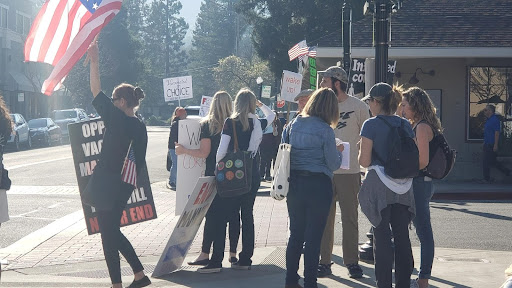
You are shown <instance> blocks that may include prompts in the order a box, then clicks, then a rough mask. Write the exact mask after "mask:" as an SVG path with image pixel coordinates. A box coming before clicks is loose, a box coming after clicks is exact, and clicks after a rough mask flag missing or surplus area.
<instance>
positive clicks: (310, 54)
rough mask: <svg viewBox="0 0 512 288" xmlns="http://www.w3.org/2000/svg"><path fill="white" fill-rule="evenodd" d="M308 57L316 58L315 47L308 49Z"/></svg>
mask: <svg viewBox="0 0 512 288" xmlns="http://www.w3.org/2000/svg"><path fill="white" fill-rule="evenodd" d="M308 57H311V58H316V46H312V47H309V48H308Z"/></svg>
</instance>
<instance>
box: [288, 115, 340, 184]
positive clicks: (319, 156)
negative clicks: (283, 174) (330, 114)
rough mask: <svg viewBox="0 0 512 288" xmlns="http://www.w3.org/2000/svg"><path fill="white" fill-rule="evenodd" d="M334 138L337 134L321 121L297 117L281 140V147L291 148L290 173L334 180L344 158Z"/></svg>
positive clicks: (311, 117)
mask: <svg viewBox="0 0 512 288" xmlns="http://www.w3.org/2000/svg"><path fill="white" fill-rule="evenodd" d="M290 129H291V130H290ZM289 130H290V138H289V141H288V131H289ZM334 138H335V137H334V130H333V129H332V128H331V127H330V126H329V125H328V124H327V123H325V121H323V120H322V119H320V118H318V117H314V116H310V117H300V116H299V117H297V118H296V119H295V121H294V122H292V123H291V124H290V125H288V126H286V128H285V130H284V131H283V135H282V137H281V142H282V143H290V144H291V145H292V151H291V153H290V169H291V170H307V171H310V172H321V173H324V174H326V175H327V176H329V177H331V178H332V176H333V171H336V170H338V169H339V168H340V166H341V157H342V156H341V152H339V151H338V149H336V141H335V140H334Z"/></svg>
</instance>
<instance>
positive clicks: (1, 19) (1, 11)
mask: <svg viewBox="0 0 512 288" xmlns="http://www.w3.org/2000/svg"><path fill="white" fill-rule="evenodd" d="M8 11H9V10H7V8H6V7H3V6H1V7H0V27H2V28H7V15H8V14H9V13H7V12H8Z"/></svg>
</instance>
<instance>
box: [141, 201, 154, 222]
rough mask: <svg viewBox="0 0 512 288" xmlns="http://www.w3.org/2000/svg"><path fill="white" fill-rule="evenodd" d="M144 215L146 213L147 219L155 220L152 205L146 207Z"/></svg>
mask: <svg viewBox="0 0 512 288" xmlns="http://www.w3.org/2000/svg"><path fill="white" fill-rule="evenodd" d="M144 213H146V219H148V218H153V216H154V215H155V214H154V213H153V207H152V206H151V204H146V205H144Z"/></svg>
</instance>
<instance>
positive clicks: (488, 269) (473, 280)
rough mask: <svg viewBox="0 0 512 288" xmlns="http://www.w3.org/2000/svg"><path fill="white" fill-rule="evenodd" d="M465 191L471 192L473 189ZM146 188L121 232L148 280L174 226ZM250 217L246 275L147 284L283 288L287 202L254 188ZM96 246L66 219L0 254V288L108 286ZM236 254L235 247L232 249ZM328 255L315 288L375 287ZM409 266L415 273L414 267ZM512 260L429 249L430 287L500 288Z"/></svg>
mask: <svg viewBox="0 0 512 288" xmlns="http://www.w3.org/2000/svg"><path fill="white" fill-rule="evenodd" d="M441 185H443V184H442V183H441ZM481 185H482V186H480V188H481V189H480V190H479V192H478V193H484V192H485V191H491V190H489V189H491V188H492V187H486V186H483V185H484V184H481ZM459 186H460V185H459ZM471 187H472V188H474V185H471ZM152 188H153V193H154V199H155V205H156V210H157V213H158V218H157V219H155V220H151V221H148V222H144V223H141V224H137V225H132V226H128V227H124V228H122V229H123V233H124V234H125V235H126V237H127V238H128V239H130V241H131V242H132V244H133V246H134V248H135V250H136V251H137V253H138V254H139V255H140V256H141V261H142V262H143V264H144V265H145V268H146V271H147V272H148V274H151V272H152V270H153V269H154V265H156V263H157V261H158V259H159V257H160V253H161V252H162V251H163V249H164V247H165V245H166V243H167V240H168V239H169V236H170V234H171V232H172V228H173V227H174V225H175V223H176V221H177V220H178V217H177V216H175V215H174V208H175V205H174V203H175V194H174V192H172V191H170V190H167V189H166V188H165V186H164V182H161V183H154V184H153V185H152ZM499 188H500V190H501V191H502V193H510V192H511V191H512V189H511V188H512V187H511V186H503V187H501V186H500V187H499ZM15 189H21V190H19V191H18V192H19V193H29V192H28V191H26V190H27V189H22V188H17V187H14V188H13V190H14V191H16V190H15ZM39 189H41V188H39ZM46 189H49V188H46ZM55 189H56V191H55V193H76V194H78V191H77V188H76V187H55ZM49 190H51V189H49ZM438 190H439V191H440V193H441V194H442V191H447V193H449V192H450V191H453V190H452V189H449V188H445V189H443V187H439V185H438ZM461 191H462V190H461ZM48 192H49V193H51V191H48ZM494 192H497V191H494ZM498 192H499V191H498ZM254 216H255V233H256V241H255V246H256V250H255V255H254V257H253V262H254V263H253V267H252V270H250V271H235V270H232V269H230V268H228V267H229V265H228V263H227V262H225V263H224V267H225V268H224V270H223V272H221V273H218V274H214V275H201V274H199V273H197V272H195V269H196V267H190V266H185V267H183V269H182V270H181V271H178V272H175V273H172V274H170V275H167V276H165V277H163V278H159V279H155V278H153V279H152V281H153V283H154V284H153V286H151V287H262V286H265V287H284V277H285V247H286V242H287V237H288V218H287V210H286V202H285V201H275V200H273V199H272V198H271V197H269V196H268V183H263V187H262V189H260V192H259V195H258V197H257V199H256V202H255V206H254ZM362 217H364V216H362ZM1 232H2V233H5V232H4V231H1ZM201 239H202V228H200V229H199V232H198V235H197V236H196V238H195V239H194V242H193V244H192V247H191V249H190V251H189V255H188V257H187V259H186V261H189V260H192V259H194V258H195V257H196V256H197V254H198V253H199V251H200V245H201ZM240 242H241V241H240ZM240 242H239V243H240ZM100 243H101V240H100V238H99V235H97V234H96V235H92V236H88V235H87V230H86V227H85V223H84V221H83V215H82V214H81V213H80V212H75V213H72V214H69V215H67V216H66V217H63V218H61V219H59V220H57V221H55V222H54V223H52V224H51V225H48V226H46V227H44V228H42V229H40V230H38V231H35V232H34V233H32V234H30V235H28V236H26V237H25V238H23V239H22V240H20V241H18V242H16V243H14V244H13V245H11V246H9V247H6V248H3V249H0V259H4V260H7V261H8V264H7V265H2V270H4V271H3V272H2V278H1V283H0V286H2V287H109V282H110V281H109V278H108V272H107V269H106V264H105V262H104V260H103V252H102V249H101V244H100ZM239 245H241V244H239ZM226 247H229V245H226ZM240 248H241V247H240V246H239V249H238V251H240ZM413 250H414V253H415V259H419V254H418V253H419V248H418V247H414V248H413ZM334 253H335V255H334V257H333V260H334V262H335V263H336V264H335V265H333V267H332V268H333V275H332V276H331V277H329V278H323V279H319V286H320V287H373V286H374V283H375V281H374V280H375V279H374V271H373V265H368V264H365V263H361V264H362V266H363V270H364V273H365V278H363V279H359V280H354V279H350V278H348V275H347V270H346V269H345V268H344V267H343V266H342V263H343V259H342V256H341V255H340V253H341V247H335V249H334ZM226 261H227V257H226ZM416 262H417V263H416V264H417V265H416V267H417V266H418V261H416ZM511 262H512V252H503V251H499V252H494V251H480V250H469V249H447V248H436V259H435V262H434V266H433V267H434V268H433V273H432V274H433V275H434V278H433V279H432V281H431V287H499V286H500V285H501V284H502V283H503V282H504V280H505V277H504V270H505V269H506V268H507V267H508V266H509V265H510V263H511ZM122 267H123V269H122V274H123V282H124V283H125V285H128V284H129V283H130V282H131V281H132V276H131V275H132V273H131V271H130V269H129V267H128V264H127V263H126V262H124V261H123V262H122ZM302 269H303V268H302V266H301V268H300V270H299V274H302Z"/></svg>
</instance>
